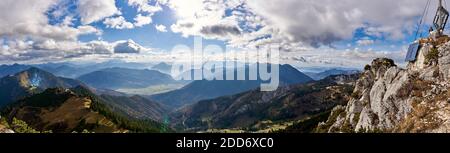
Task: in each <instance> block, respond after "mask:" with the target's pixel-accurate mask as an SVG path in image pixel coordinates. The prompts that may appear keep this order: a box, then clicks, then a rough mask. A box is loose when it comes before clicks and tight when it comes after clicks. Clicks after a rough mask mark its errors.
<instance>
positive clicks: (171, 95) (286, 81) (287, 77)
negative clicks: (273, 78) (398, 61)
mask: <svg viewBox="0 0 450 153" xmlns="http://www.w3.org/2000/svg"><path fill="white" fill-rule="evenodd" d="M249 68H250V67H248V66H247V67H246V68H245V71H246V72H249ZM279 70H280V71H279V72H280V73H279V74H280V75H279V76H280V78H279V79H280V86H285V85H291V84H299V83H306V82H310V81H313V79H311V78H310V77H308V76H306V75H305V74H303V73H301V72H300V71H298V70H297V69H295V68H294V67H292V66H290V65H280V66H279ZM224 74H226V73H224ZM262 83H265V81H263V80H261V79H258V80H249V79H248V76H247V79H246V80H198V81H193V82H192V83H190V84H188V85H186V86H185V87H183V88H181V89H178V90H174V91H170V92H167V93H162V94H157V95H152V96H150V97H149V98H150V99H153V100H155V101H159V102H161V103H163V104H165V105H168V106H171V107H174V108H178V107H182V106H185V105H190V104H193V103H195V102H197V101H200V100H206V99H213V98H217V97H221V96H226V95H234V94H238V93H241V92H245V91H248V90H253V89H256V88H259V87H260V85H261V84H262Z"/></svg>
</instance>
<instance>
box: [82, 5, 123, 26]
mask: <svg viewBox="0 0 450 153" xmlns="http://www.w3.org/2000/svg"><path fill="white" fill-rule="evenodd" d="M77 8H78V13H79V15H80V18H81V23H82V24H90V23H92V22H96V21H100V20H103V19H104V18H106V17H110V16H113V15H116V14H121V12H120V11H119V9H117V7H116V3H115V0H78V4H77Z"/></svg>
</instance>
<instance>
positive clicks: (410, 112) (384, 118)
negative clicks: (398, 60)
mask: <svg viewBox="0 0 450 153" xmlns="http://www.w3.org/2000/svg"><path fill="white" fill-rule="evenodd" d="M449 81H450V43H446V44H443V45H441V46H437V47H433V46H431V45H425V46H423V47H422V48H421V50H420V51H419V55H418V57H417V61H416V62H414V63H409V64H408V66H407V68H406V69H402V68H399V67H397V66H396V65H395V64H394V62H393V61H392V60H390V59H386V58H379V59H375V60H374V61H373V62H372V63H371V65H367V66H366V67H365V71H364V72H363V73H362V75H361V76H360V78H359V79H358V80H357V82H356V86H355V89H354V92H353V94H352V98H351V99H350V100H349V102H348V103H347V106H338V107H336V108H334V110H333V111H332V113H331V115H330V117H329V118H328V120H327V121H326V122H325V123H320V124H319V127H318V128H320V129H328V132H333V133H335V132H394V133H398V132H400V133H416V132H430V133H441V132H450V103H449V102H450V90H449V89H450V84H449Z"/></svg>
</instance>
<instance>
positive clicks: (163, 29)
mask: <svg viewBox="0 0 450 153" xmlns="http://www.w3.org/2000/svg"><path fill="white" fill-rule="evenodd" d="M155 28H156V30H158V31H159V32H167V29H166V26H164V25H161V24H158V25H155Z"/></svg>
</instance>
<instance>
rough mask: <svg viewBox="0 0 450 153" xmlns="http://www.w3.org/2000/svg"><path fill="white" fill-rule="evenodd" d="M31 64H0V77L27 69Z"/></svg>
mask: <svg viewBox="0 0 450 153" xmlns="http://www.w3.org/2000/svg"><path fill="white" fill-rule="evenodd" d="M30 67H31V66H29V65H22V64H13V65H0V78H2V77H4V76H8V75H13V74H16V73H19V72H21V71H24V70H26V69H29V68H30Z"/></svg>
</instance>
